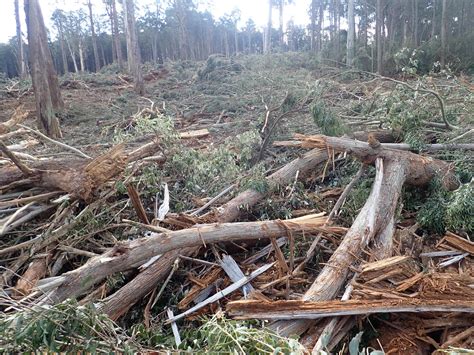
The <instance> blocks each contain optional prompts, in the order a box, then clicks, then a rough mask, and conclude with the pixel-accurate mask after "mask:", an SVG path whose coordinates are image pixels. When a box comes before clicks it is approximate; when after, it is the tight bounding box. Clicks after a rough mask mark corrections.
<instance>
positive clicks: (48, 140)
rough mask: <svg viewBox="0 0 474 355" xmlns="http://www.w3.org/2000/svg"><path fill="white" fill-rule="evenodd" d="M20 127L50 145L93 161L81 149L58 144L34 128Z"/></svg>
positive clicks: (20, 125)
mask: <svg viewBox="0 0 474 355" xmlns="http://www.w3.org/2000/svg"><path fill="white" fill-rule="evenodd" d="M18 126H19V127H21V128H24V129H26V130H28V131H29V132H31V133H33V134H36V135H37V136H38V137H40V138H42V139H44V140H45V141H47V142H49V143H52V144H55V145H57V146H59V147H61V148H64V149H66V150H70V151H71V152H74V153H76V154H78V155H79V156H81V157H83V158H86V159H92V158H91V157H90V156H88V155H87V154H85V153H83V152H81V151H80V150H79V149H77V148H74V147H71V146H70V145H67V144H65V143H62V142H58V141H56V140H54V139H51V138H49V137H47V136H45V135H44V134H43V133H41V132H39V131H37V130H34V129H33V128H30V127H28V126H25V125H22V124H18Z"/></svg>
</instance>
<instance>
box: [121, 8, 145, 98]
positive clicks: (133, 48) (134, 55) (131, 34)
mask: <svg viewBox="0 0 474 355" xmlns="http://www.w3.org/2000/svg"><path fill="white" fill-rule="evenodd" d="M124 5H125V9H124V10H125V11H124V14H125V24H126V27H127V31H126V32H127V53H128V61H129V63H128V66H129V68H130V70H131V72H132V74H133V76H134V79H135V92H136V93H137V94H139V95H143V94H144V93H145V85H144V83H143V76H142V72H141V69H140V48H139V47H138V36H137V29H136V24H135V4H134V3H133V0H125V3H124Z"/></svg>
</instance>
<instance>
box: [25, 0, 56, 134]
mask: <svg viewBox="0 0 474 355" xmlns="http://www.w3.org/2000/svg"><path fill="white" fill-rule="evenodd" d="M25 13H26V25H27V29H28V45H29V60H30V69H31V78H32V81H33V89H34V92H35V101H36V115H37V118H38V126H39V128H40V129H41V130H43V131H44V132H45V133H46V134H47V135H48V136H50V137H61V129H60V127H59V120H58V118H57V117H56V112H57V111H59V110H60V109H62V107H63V101H62V99H61V93H60V91H59V84H58V77H57V75H56V72H55V70H54V66H53V59H52V56H51V51H50V50H49V47H48V37H47V34H46V27H45V25H44V21H43V15H42V13H41V9H40V7H39V3H38V0H25Z"/></svg>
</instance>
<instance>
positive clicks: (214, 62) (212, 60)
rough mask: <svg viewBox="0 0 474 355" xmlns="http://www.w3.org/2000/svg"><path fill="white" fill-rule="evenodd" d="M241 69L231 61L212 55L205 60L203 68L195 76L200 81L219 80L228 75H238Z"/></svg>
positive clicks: (221, 56)
mask: <svg viewBox="0 0 474 355" xmlns="http://www.w3.org/2000/svg"><path fill="white" fill-rule="evenodd" d="M242 69H243V68H242V66H241V65H240V64H238V63H236V62H235V61H234V60H233V59H229V58H226V57H225V56H223V55H219V54H213V55H210V56H209V58H207V60H206V64H205V66H204V67H203V68H201V69H199V70H198V72H197V75H198V78H199V79H200V80H219V79H222V78H223V77H226V76H228V75H232V74H235V73H240V72H241V71H242Z"/></svg>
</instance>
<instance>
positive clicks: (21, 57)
mask: <svg viewBox="0 0 474 355" xmlns="http://www.w3.org/2000/svg"><path fill="white" fill-rule="evenodd" d="M15 21H16V39H17V41H18V69H19V72H20V78H22V79H24V78H26V76H27V75H28V73H27V71H26V59H25V47H24V46H23V38H22V35H21V21H20V9H19V6H18V0H15Z"/></svg>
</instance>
